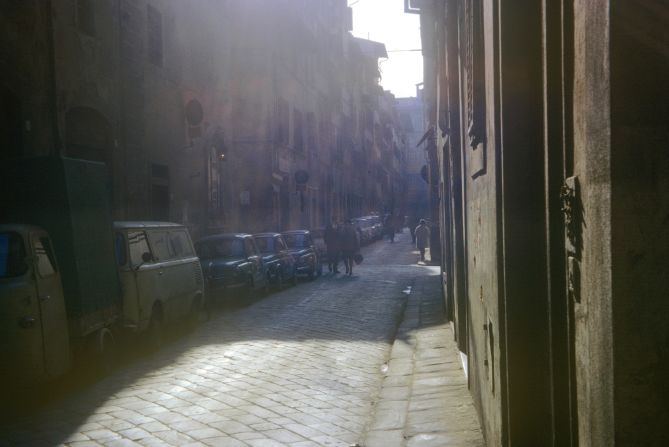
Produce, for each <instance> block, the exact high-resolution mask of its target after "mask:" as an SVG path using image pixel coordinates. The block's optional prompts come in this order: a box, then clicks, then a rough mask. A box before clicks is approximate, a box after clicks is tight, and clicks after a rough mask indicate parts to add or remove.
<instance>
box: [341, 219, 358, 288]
mask: <svg viewBox="0 0 669 447" xmlns="http://www.w3.org/2000/svg"><path fill="white" fill-rule="evenodd" d="M340 241H341V253H342V257H343V258H344V265H346V274H347V275H349V276H351V275H353V264H354V263H355V262H354V261H353V256H355V255H356V253H358V252H359V251H360V239H358V233H357V232H356V231H355V228H354V227H353V222H352V221H351V219H348V220H347V221H346V223H344V228H342V230H341V239H340Z"/></svg>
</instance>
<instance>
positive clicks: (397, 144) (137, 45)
mask: <svg viewBox="0 0 669 447" xmlns="http://www.w3.org/2000/svg"><path fill="white" fill-rule="evenodd" d="M0 9H1V10H2V13H3V14H1V15H0V25H2V31H0V33H3V39H2V44H0V61H2V62H3V63H4V64H5V65H6V66H11V67H13V68H12V69H11V70H5V71H4V72H3V73H2V74H0V88H1V89H2V102H3V106H2V113H3V115H2V123H1V125H2V126H3V129H4V128H5V127H6V128H7V131H6V132H3V135H5V139H6V141H7V142H8V144H6V145H3V146H4V147H7V148H9V149H6V150H5V149H3V152H4V153H3V154H2V157H9V158H11V157H30V156H35V155H42V154H47V153H52V154H60V155H64V156H70V157H77V158H84V159H91V160H97V161H102V162H104V163H106V164H107V166H108V168H109V171H110V173H111V179H112V180H111V181H112V185H110V190H111V197H112V201H113V209H114V217H115V218H116V219H154V220H172V221H177V222H182V223H184V224H186V225H188V226H189V227H190V228H191V230H192V231H193V233H194V234H195V235H196V236H199V235H202V234H206V233H211V232H218V231H261V230H279V229H288V228H305V227H307V228H308V227H317V226H321V225H323V224H324V222H325V221H326V220H328V219H330V218H336V219H343V218H345V217H349V216H353V215H361V214H367V213H370V212H373V211H381V210H382V209H383V207H384V206H385V204H386V203H390V202H393V201H397V202H398V203H399V202H400V201H401V200H400V198H399V197H400V195H401V194H402V191H403V190H402V188H401V187H396V188H390V187H387V188H386V189H385V190H383V194H378V195H373V196H368V195H367V193H366V192H365V191H367V189H366V188H369V189H370V190H372V189H375V188H377V189H381V187H380V185H381V184H391V183H392V184H398V183H401V179H399V178H397V177H398V176H400V175H402V164H401V158H402V156H403V152H404V150H405V147H404V146H403V143H402V140H401V138H395V139H394V140H393V139H392V138H390V137H389V136H388V135H386V134H383V133H381V132H375V126H378V125H380V124H379V119H380V118H379V117H380V116H381V115H383V110H382V108H383V104H380V101H379V99H381V98H385V97H386V93H384V92H383V90H382V89H381V88H380V86H379V85H378V81H379V72H378V58H379V57H384V56H385V55H386V53H385V47H384V46H383V45H382V44H379V43H376V42H371V41H366V40H362V39H356V38H354V37H352V36H351V34H350V33H349V31H350V29H351V23H352V22H351V21H352V16H351V14H352V12H351V10H350V9H349V8H348V7H347V6H346V2H345V1H344V0H327V1H319V2H312V1H304V0H276V1H269V0H201V1H197V2H183V1H176V0H137V1H129V0H99V1H93V0H52V1H37V0H26V1H21V2H19V1H10V2H7V3H5V4H3V5H2V6H1V7H0ZM25 33H28V34H27V35H28V36H29V37H30V38H29V39H26V34H25ZM381 102H382V101H381ZM386 123H389V124H388V125H390V126H391V127H392V126H396V125H397V123H396V122H393V121H392V120H386V122H385V123H384V125H385V124H386ZM392 129H393V132H394V135H399V134H400V133H401V132H400V130H399V127H392ZM391 140H392V141H391ZM388 141H390V143H389V142H388ZM395 149H396V150H395ZM386 152H388V154H390V155H387V154H386ZM377 153H383V154H384V157H380V156H378V157H377V156H376V155H375V154H377ZM298 172H300V173H306V174H307V175H308V180H307V181H306V183H304V184H297V182H296V173H298ZM380 172H383V173H385V174H386V176H385V177H384V176H382V175H377V174H378V173H380ZM298 177H299V175H298ZM388 194H396V195H397V197H395V196H392V195H391V196H389V195H388Z"/></svg>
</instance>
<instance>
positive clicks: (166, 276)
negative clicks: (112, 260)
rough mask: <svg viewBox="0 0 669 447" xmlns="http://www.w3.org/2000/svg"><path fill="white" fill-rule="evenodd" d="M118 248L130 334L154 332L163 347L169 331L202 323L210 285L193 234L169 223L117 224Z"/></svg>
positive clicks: (154, 336)
mask: <svg viewBox="0 0 669 447" xmlns="http://www.w3.org/2000/svg"><path fill="white" fill-rule="evenodd" d="M114 247H115V250H116V259H117V262H118V266H119V276H120V278H121V286H122V289H123V318H122V324H123V326H124V327H125V328H127V329H130V330H131V331H134V332H142V331H145V330H149V331H150V335H151V338H152V341H153V342H154V343H156V344H159V343H160V341H161V338H162V329H163V326H165V325H169V324H172V323H177V322H179V321H183V320H186V319H189V318H193V319H194V321H197V318H198V316H199V313H200V310H201V309H202V306H203V304H204V281H203V276H202V269H201V267H200V262H199V259H198V257H197V255H196V254H195V250H194V248H193V243H192V241H191V238H190V235H189V234H188V230H187V229H186V227H184V226H183V225H179V224H175V223H169V222H114Z"/></svg>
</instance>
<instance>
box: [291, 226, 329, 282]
mask: <svg viewBox="0 0 669 447" xmlns="http://www.w3.org/2000/svg"><path fill="white" fill-rule="evenodd" d="M281 236H283V240H284V241H286V244H287V245H288V250H289V251H290V253H291V254H292V255H293V258H295V263H296V270H297V273H298V274H301V275H307V276H308V277H309V279H313V278H314V276H316V275H318V276H320V275H321V274H323V265H322V264H321V260H320V258H319V255H318V249H317V248H316V245H315V244H314V240H313V238H312V237H311V232H310V231H309V230H293V231H284V232H283V233H281Z"/></svg>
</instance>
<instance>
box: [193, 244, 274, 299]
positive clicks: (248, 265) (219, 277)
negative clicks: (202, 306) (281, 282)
mask: <svg viewBox="0 0 669 447" xmlns="http://www.w3.org/2000/svg"><path fill="white" fill-rule="evenodd" d="M195 251H196V252H197V255H198V256H199V258H200V264H201V265H202V270H203V271H204V275H205V278H206V284H207V293H208V294H209V296H210V297H211V299H214V298H215V297H219V296H222V295H225V294H226V293H228V292H232V291H235V290H238V291H241V292H242V293H243V295H244V296H250V295H252V294H253V293H254V292H256V291H259V290H262V291H264V290H266V289H267V286H268V283H267V271H266V268H265V263H264V262H263V259H262V256H261V255H260V251H259V250H258V247H257V246H256V243H255V241H254V240H253V236H251V235H250V234H245V233H224V234H217V235H214V236H208V237H205V238H203V239H200V240H199V241H197V242H196V243H195Z"/></svg>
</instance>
